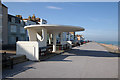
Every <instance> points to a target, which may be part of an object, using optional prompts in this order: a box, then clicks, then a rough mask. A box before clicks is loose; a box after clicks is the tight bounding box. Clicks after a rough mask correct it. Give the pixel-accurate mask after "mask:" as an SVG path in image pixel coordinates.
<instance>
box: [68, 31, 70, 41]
mask: <svg viewBox="0 0 120 80" xmlns="http://www.w3.org/2000/svg"><path fill="white" fill-rule="evenodd" d="M68 41H70V33H69V35H68Z"/></svg>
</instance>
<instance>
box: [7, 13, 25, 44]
mask: <svg viewBox="0 0 120 80" xmlns="http://www.w3.org/2000/svg"><path fill="white" fill-rule="evenodd" d="M24 26H25V22H24V21H23V20H21V19H20V18H19V17H16V16H13V15H10V14H9V15H8V44H16V42H17V41H25V40H26V36H27V31H26V30H25V29H24Z"/></svg>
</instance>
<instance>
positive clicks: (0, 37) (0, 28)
mask: <svg viewBox="0 0 120 80" xmlns="http://www.w3.org/2000/svg"><path fill="white" fill-rule="evenodd" d="M0 44H2V4H1V1H0Z"/></svg>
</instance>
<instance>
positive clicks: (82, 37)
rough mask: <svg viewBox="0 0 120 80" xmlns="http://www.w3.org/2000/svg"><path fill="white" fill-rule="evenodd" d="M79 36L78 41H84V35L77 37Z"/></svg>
mask: <svg viewBox="0 0 120 80" xmlns="http://www.w3.org/2000/svg"><path fill="white" fill-rule="evenodd" d="M76 36H77V40H79V41H80V40H84V36H83V35H76Z"/></svg>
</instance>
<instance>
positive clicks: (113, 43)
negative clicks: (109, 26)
mask: <svg viewBox="0 0 120 80" xmlns="http://www.w3.org/2000/svg"><path fill="white" fill-rule="evenodd" d="M96 42H98V43H103V44H112V45H115V46H118V41H96Z"/></svg>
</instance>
